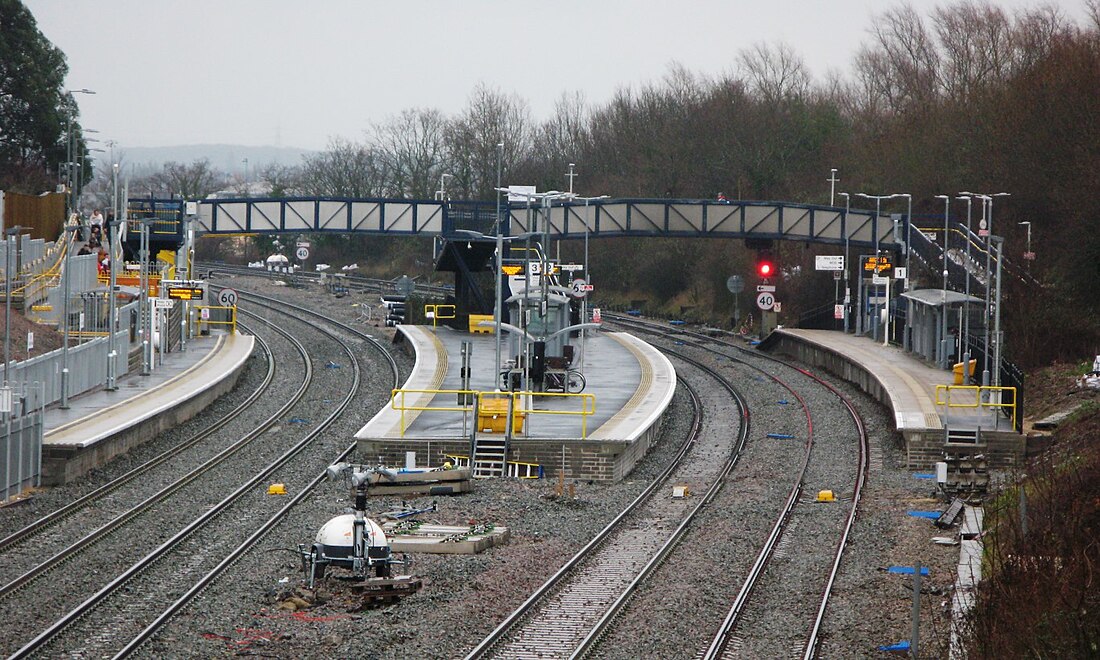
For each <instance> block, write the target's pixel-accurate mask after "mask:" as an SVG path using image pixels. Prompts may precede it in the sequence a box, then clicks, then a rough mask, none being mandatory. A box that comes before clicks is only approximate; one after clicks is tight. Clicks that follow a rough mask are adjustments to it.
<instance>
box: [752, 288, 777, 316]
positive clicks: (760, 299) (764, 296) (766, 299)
mask: <svg viewBox="0 0 1100 660" xmlns="http://www.w3.org/2000/svg"><path fill="white" fill-rule="evenodd" d="M756 306H757V307H759V308H760V309H762V310H764V311H765V312H766V311H768V310H769V309H771V308H772V307H774V306H775V294H774V293H772V292H770V291H762V292H760V293H759V294H757V296H756Z"/></svg>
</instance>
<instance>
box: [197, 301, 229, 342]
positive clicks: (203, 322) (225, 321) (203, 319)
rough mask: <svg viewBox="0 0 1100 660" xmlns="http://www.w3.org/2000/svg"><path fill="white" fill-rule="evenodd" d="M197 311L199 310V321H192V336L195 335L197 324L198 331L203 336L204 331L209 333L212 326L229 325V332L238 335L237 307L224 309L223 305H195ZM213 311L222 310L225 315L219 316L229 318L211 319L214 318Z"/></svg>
mask: <svg viewBox="0 0 1100 660" xmlns="http://www.w3.org/2000/svg"><path fill="white" fill-rule="evenodd" d="M195 309H196V310H198V312H199V316H198V318H197V319H195V318H192V319H191V336H194V334H195V332H194V331H195V324H198V331H199V333H200V334H201V333H202V332H203V331H204V330H206V331H209V329H210V328H209V327H205V326H211V325H227V326H229V332H230V333H232V334H237V307H236V305H233V306H230V307H223V306H221V305H195ZM211 310H222V311H225V312H226V313H225V314H220V315H219V316H227V317H228V318H211V316H213V315H212V314H211V313H210V312H211Z"/></svg>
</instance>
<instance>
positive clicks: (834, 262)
mask: <svg viewBox="0 0 1100 660" xmlns="http://www.w3.org/2000/svg"><path fill="white" fill-rule="evenodd" d="M814 270H833V271H838V270H844V255H843V254H840V255H831V254H819V255H817V256H816V257H814Z"/></svg>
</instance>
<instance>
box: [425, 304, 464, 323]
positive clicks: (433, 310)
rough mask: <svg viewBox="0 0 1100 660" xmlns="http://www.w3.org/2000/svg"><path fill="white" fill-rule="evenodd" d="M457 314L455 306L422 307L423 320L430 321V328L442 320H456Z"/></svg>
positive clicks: (436, 305) (431, 305)
mask: <svg viewBox="0 0 1100 660" xmlns="http://www.w3.org/2000/svg"><path fill="white" fill-rule="evenodd" d="M448 312H449V313H450V316H444V314H446V313H448ZM457 315H458V312H457V307H456V306H455V305H438V304H429V305H424V318H426V319H429V318H430V319H431V320H432V327H433V328H434V327H436V321H437V320H439V319H443V320H445V321H447V320H450V319H453V318H457Z"/></svg>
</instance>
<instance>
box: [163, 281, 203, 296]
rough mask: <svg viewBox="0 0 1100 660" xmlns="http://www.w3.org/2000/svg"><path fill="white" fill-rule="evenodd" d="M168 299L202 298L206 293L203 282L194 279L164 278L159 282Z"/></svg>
mask: <svg viewBox="0 0 1100 660" xmlns="http://www.w3.org/2000/svg"><path fill="white" fill-rule="evenodd" d="M160 284H161V286H162V287H164V289H165V290H167V292H168V299H170V300H202V299H203V297H204V296H205V295H206V286H205V283H204V282H199V281H194V280H164V281H163V282H161V283H160Z"/></svg>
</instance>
